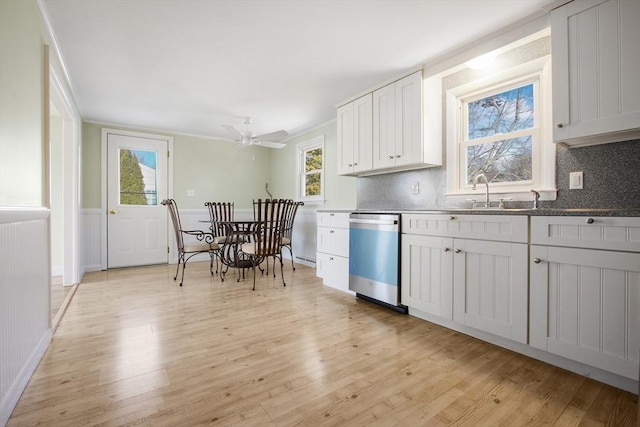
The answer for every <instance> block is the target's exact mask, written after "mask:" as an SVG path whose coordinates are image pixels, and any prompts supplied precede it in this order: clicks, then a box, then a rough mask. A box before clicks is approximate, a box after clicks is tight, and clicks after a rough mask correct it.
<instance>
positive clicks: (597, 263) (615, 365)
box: [530, 245, 640, 379]
mask: <svg viewBox="0 0 640 427" xmlns="http://www.w3.org/2000/svg"><path fill="white" fill-rule="evenodd" d="M531 260H532V261H531V266H530V267H531V272H530V274H531V302H530V304H531V345H532V346H533V347H537V348H539V349H542V350H545V351H548V352H550V353H554V354H558V355H561V356H564V357H567V358H569V359H572V360H577V361H579V362H582V363H585V364H587V365H590V366H595V367H598V368H601V369H604V370H606V371H609V372H613V373H616V374H618V375H622V376H625V377H627V378H631V379H637V378H638V357H639V353H640V350H639V348H640V347H639V343H638V328H640V316H639V311H640V254H637V253H630V252H615V251H601V250H592V249H576V248H563V247H552V246H537V245H532V246H531Z"/></svg>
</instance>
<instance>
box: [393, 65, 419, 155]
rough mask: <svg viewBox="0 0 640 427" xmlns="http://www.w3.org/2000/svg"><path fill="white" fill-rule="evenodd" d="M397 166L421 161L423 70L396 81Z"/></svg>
mask: <svg viewBox="0 0 640 427" xmlns="http://www.w3.org/2000/svg"><path fill="white" fill-rule="evenodd" d="M395 90H396V96H395V101H396V126H395V128H396V138H395V140H396V144H395V153H394V154H395V164H396V166H403V165H410V164H414V163H421V162H422V161H423V156H422V154H423V153H422V149H423V147H422V71H418V72H415V73H413V74H411V75H409V76H407V77H405V78H403V79H401V80H398V81H397V82H396V83H395Z"/></svg>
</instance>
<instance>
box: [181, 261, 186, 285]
mask: <svg viewBox="0 0 640 427" xmlns="http://www.w3.org/2000/svg"><path fill="white" fill-rule="evenodd" d="M185 268H187V261H184V262H183V263H182V277H180V286H182V282H184V270H185Z"/></svg>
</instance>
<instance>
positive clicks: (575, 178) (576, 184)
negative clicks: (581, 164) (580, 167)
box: [569, 171, 582, 190]
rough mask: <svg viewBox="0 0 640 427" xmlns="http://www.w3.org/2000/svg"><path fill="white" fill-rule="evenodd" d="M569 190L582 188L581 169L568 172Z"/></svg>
mask: <svg viewBox="0 0 640 427" xmlns="http://www.w3.org/2000/svg"><path fill="white" fill-rule="evenodd" d="M569 190H582V171H580V172H571V173H569Z"/></svg>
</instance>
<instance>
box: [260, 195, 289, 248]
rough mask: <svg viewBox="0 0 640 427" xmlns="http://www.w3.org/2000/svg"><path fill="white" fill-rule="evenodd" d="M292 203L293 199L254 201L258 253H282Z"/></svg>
mask: <svg viewBox="0 0 640 427" xmlns="http://www.w3.org/2000/svg"><path fill="white" fill-rule="evenodd" d="M291 203H292V201H291V200H285V199H266V200H262V199H258V201H257V202H256V201H254V214H255V221H256V234H255V253H256V254H257V255H262V256H273V255H277V254H279V253H280V245H281V244H282V233H283V232H284V223H285V217H286V214H287V210H288V209H289V207H290V205H291Z"/></svg>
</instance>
